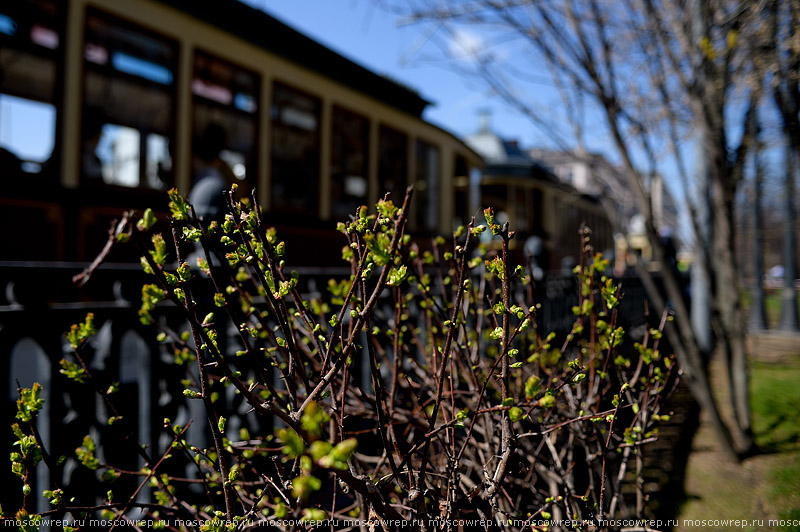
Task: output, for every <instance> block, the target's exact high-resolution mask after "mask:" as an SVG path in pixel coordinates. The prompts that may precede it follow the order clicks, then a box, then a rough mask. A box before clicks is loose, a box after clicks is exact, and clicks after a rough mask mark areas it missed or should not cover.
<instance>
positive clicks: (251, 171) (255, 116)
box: [190, 47, 263, 189]
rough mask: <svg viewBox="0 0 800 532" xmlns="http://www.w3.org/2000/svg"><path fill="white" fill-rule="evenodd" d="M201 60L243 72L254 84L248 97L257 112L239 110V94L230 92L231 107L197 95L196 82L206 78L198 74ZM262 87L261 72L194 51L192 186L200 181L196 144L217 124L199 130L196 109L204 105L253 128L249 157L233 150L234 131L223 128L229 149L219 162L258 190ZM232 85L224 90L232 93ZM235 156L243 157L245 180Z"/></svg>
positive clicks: (199, 50) (250, 186)
mask: <svg viewBox="0 0 800 532" xmlns="http://www.w3.org/2000/svg"><path fill="white" fill-rule="evenodd" d="M200 58H205V59H206V60H207V61H209V62H210V63H214V62H216V63H220V64H222V65H224V66H226V67H228V68H229V69H231V70H232V71H234V72H241V73H242V74H244V75H245V76H249V77H250V78H251V81H252V83H253V86H252V91H251V92H252V93H251V94H249V96H252V98H253V102H254V105H255V108H254V109H253V110H252V111H247V110H245V109H242V108H241V107H239V106H237V104H236V97H237V92H236V91H235V90H231V101H230V103H228V104H226V103H223V102H221V101H219V100H216V99H214V98H212V97H210V96H204V95H203V94H200V93H198V92H197V91H196V90H195V82H196V81H198V80H203V78H201V76H199V73H198V70H199V68H200V67H199V65H198V62H199V59H200ZM205 81H207V82H213V81H214V80H212V79H206V80H205ZM262 83H263V81H262V79H261V75H260V74H259V73H258V72H256V71H255V70H251V69H249V68H246V67H244V66H242V65H240V64H239V63H236V62H235V61H230V60H229V59H226V58H225V57H222V56H219V55H216V54H214V53H211V52H209V51H207V50H205V49H203V48H200V47H197V48H194V50H193V51H192V79H191V88H190V90H191V94H192V96H191V98H192V110H191V116H192V154H193V163H192V183H193V184H194V183H196V181H197V179H198V177H199V176H198V175H197V171H196V169H195V168H194V167H195V165H196V162H195V159H196V157H197V153H198V146H197V143H198V141H199V138H200V137H201V136H202V133H203V130H205V127H208V125H209V124H211V123H215V122H216V121H215V120H211V121H209V122H208V123H207V124H206V125H205V126H204V127H203V128H200V127H199V126H198V117H197V107H198V106H199V105H202V106H205V107H208V108H209V109H212V110H217V111H218V112H220V113H225V114H228V113H230V114H232V115H235V116H238V117H239V119H238V120H237V123H239V122H240V121H241V120H247V121H249V122H251V124H250V125H251V126H252V129H253V135H252V139H251V146H250V149H249V151H248V153H242V152H240V151H233V150H231V149H230V144H231V142H230V139H231V131H230V130H229V129H228V128H227V127H223V129H225V133H226V135H227V144H228V147H227V148H226V149H223V150H222V152H221V154H220V158H221V159H222V160H224V161H225V162H226V163H227V164H228V166H230V168H231V170H232V173H233V175H234V177H235V178H236V179H237V180H240V181H242V182H243V183H244V184H245V185H246V187H247V188H249V189H252V187H254V186H256V184H257V183H258V176H259V149H258V147H259V146H260V142H261V134H262V132H261V130H260V128H259V125H260V117H261V113H262V112H263V102H262V101H261V99H260V96H261V86H262V85H261V84H262ZM230 85H231V84H230V83H229V84H228V85H226V86H225V87H224V88H226V89H231V86H230ZM220 86H221V85H220ZM240 93H241V92H240ZM233 155H242V156H243V157H244V164H245V175H244V177H243V178H240V177H239V176H238V174H237V172H236V168H235V164H236V163H235V161H233V160H232V159H233Z"/></svg>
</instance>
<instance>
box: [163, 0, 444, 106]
mask: <svg viewBox="0 0 800 532" xmlns="http://www.w3.org/2000/svg"><path fill="white" fill-rule="evenodd" d="M158 1H160V2H162V3H163V4H166V5H168V6H171V7H173V8H175V9H177V10H180V11H183V12H184V13H186V14H188V15H191V16H193V17H195V18H196V19H198V20H201V21H203V22H206V23H208V24H210V25H212V26H215V27H217V28H220V29H222V30H224V31H227V32H228V33H231V34H233V35H236V36H237V37H240V38H242V39H244V40H246V41H248V42H250V43H253V44H255V45H257V46H260V47H261V48H264V49H265V50H267V51H269V52H271V53H274V54H276V55H278V56H280V57H283V58H285V59H287V60H289V61H291V62H293V63H296V64H299V65H302V66H304V67H306V68H308V69H310V70H313V71H315V72H317V73H319V74H322V75H324V76H326V77H328V78H330V79H333V80H334V81H337V82H339V83H341V84H343V85H346V86H348V87H350V88H353V89H355V90H358V91H359V92H362V93H364V94H367V95H368V96H371V97H373V98H375V99H377V100H380V101H382V102H385V103H387V104H389V105H391V106H392V107H395V108H397V109H400V110H401V111H404V112H406V113H409V114H411V115H413V116H416V117H421V116H422V111H423V110H424V109H425V107H426V106H428V105H429V104H430V103H431V102H429V101H428V100H426V99H424V98H422V97H421V96H420V95H419V94H418V93H417V92H416V91H414V90H413V89H410V88H408V87H406V86H404V85H401V84H399V83H397V82H395V81H392V80H391V79H388V78H387V77H385V76H382V75H380V74H377V73H375V72H373V71H372V70H369V69H367V68H365V67H363V66H361V65H359V64H358V63H356V62H354V61H352V60H350V59H348V58H346V57H344V56H343V55H341V54H339V53H337V52H335V51H333V50H331V49H330V48H328V47H326V46H324V45H323V44H320V43H319V42H317V41H315V40H314V39H312V38H310V37H308V36H307V35H304V34H303V33H301V32H299V31H297V30H296V29H294V28H292V27H291V26H288V25H287V24H285V23H283V22H281V21H280V20H278V19H276V18H275V17H273V16H271V15H269V14H267V13H265V12H263V11H261V10H258V9H255V8H253V7H250V6H248V5H247V4H244V3H242V2H240V1H238V0H216V1H214V2H198V1H197V0H158Z"/></svg>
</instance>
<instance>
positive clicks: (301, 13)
mask: <svg viewBox="0 0 800 532" xmlns="http://www.w3.org/2000/svg"><path fill="white" fill-rule="evenodd" d="M243 1H244V2H245V3H247V4H249V5H251V6H253V7H257V8H259V9H263V10H265V11H266V12H268V13H269V14H270V15H272V16H274V17H276V18H278V19H280V20H281V21H282V22H284V23H286V24H288V25H290V26H292V27H293V28H295V29H297V30H299V31H301V32H303V33H305V34H306V35H308V36H309V37H311V38H313V39H315V40H317V41H319V42H321V43H322V44H324V45H326V46H327V47H329V48H331V49H333V50H335V51H336V52H338V53H340V54H342V55H344V56H345V57H347V58H349V59H351V60H353V61H355V62H357V63H359V64H361V65H363V66H365V67H367V68H369V69H370V70H373V71H375V72H378V73H380V74H386V75H388V76H389V77H391V78H392V79H395V80H397V81H399V82H401V83H403V84H405V85H408V86H410V87H411V88H413V89H415V90H417V91H418V92H419V93H420V94H421V95H422V97H424V98H425V99H427V100H429V101H431V102H432V104H431V105H430V106H428V108H427V110H426V111H425V115H424V117H425V119H427V120H428V121H430V122H432V123H434V124H436V125H439V126H441V127H444V128H445V129H447V130H448V131H450V132H452V133H454V134H456V135H458V136H460V137H464V136H466V135H469V134H471V133H474V132H475V131H476V130H477V128H478V112H479V111H480V110H481V109H489V110H490V111H491V113H492V124H493V129H494V130H495V132H497V133H498V134H499V135H500V136H502V137H505V138H509V139H517V140H519V141H520V144H522V145H523V146H531V145H536V144H538V143H539V140H540V137H539V136H538V135H537V132H536V131H535V129H534V127H533V126H532V125H531V124H530V123H529V122H528V121H527V120H526V119H525V118H523V117H520V116H518V115H517V114H516V113H514V112H512V111H510V110H508V109H507V108H505V106H503V105H502V103H501V102H498V101H496V100H494V99H492V98H490V97H488V96H487V92H486V91H485V90H484V89H482V88H481V87H479V86H478V85H477V84H476V83H474V82H470V81H468V80H465V79H464V78H463V77H462V76H461V75H459V74H458V73H456V72H455V71H454V69H453V64H452V63H451V62H448V61H446V60H443V59H434V58H432V55H433V54H431V53H430V52H428V51H426V50H425V48H426V47H423V46H422V45H423V44H424V43H425V40H424V38H423V36H422V32H421V30H420V28H418V27H408V26H404V27H400V26H399V25H398V18H397V16H396V15H393V14H391V13H387V12H386V11H384V10H382V9H380V8H378V7H376V5H375V0H302V1H300V0H243ZM421 48H422V49H421Z"/></svg>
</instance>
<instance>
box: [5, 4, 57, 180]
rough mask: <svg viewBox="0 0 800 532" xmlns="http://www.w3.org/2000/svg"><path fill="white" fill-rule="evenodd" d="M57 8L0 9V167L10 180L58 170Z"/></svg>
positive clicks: (23, 6) (24, 6)
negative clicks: (47, 170) (12, 177)
mask: <svg viewBox="0 0 800 532" xmlns="http://www.w3.org/2000/svg"><path fill="white" fill-rule="evenodd" d="M59 17H60V13H59V7H58V5H57V4H56V2H53V1H50V0H30V1H28V2H3V3H2V5H0V156H1V157H2V161H0V167H1V168H2V171H3V173H4V174H5V176H6V177H10V176H14V175H16V176H17V177H22V176H24V175H25V174H36V173H39V172H43V171H44V170H46V169H50V168H55V166H56V165H55V163H54V161H53V153H54V147H55V139H56V117H57V108H56V102H57V97H56V72H57V68H56V58H57V49H58V47H59V45H60V34H59V32H58V30H57V28H58V27H59V24H58V22H57V21H58V20H59Z"/></svg>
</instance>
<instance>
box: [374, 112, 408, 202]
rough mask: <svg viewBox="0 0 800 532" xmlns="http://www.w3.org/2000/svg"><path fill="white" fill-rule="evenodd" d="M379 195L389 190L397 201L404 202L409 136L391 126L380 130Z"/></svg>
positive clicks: (381, 195) (382, 127)
mask: <svg viewBox="0 0 800 532" xmlns="http://www.w3.org/2000/svg"><path fill="white" fill-rule="evenodd" d="M378 150H379V151H378V197H380V198H382V197H383V195H384V194H386V193H387V192H389V193H390V196H389V197H390V198H391V199H392V200H393V201H394V202H395V203H398V204H399V203H402V202H403V197H404V195H405V192H404V189H405V187H406V176H407V174H408V137H407V136H406V135H405V134H404V133H401V132H399V131H397V130H394V129H392V128H390V127H386V126H381V127H380V129H379V131H378Z"/></svg>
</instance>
